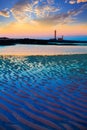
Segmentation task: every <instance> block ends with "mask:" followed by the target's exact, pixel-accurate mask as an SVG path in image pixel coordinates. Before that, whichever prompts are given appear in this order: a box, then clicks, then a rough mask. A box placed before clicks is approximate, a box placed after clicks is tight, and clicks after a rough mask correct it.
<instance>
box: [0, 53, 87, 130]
mask: <svg viewBox="0 0 87 130" xmlns="http://www.w3.org/2000/svg"><path fill="white" fill-rule="evenodd" d="M4 129H5V130H87V55H66V56H25V57H22V56H21V57H20V56H1V57H0V130H4Z"/></svg>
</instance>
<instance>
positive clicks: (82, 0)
mask: <svg viewBox="0 0 87 130" xmlns="http://www.w3.org/2000/svg"><path fill="white" fill-rule="evenodd" d="M81 2H87V0H77V3H81Z"/></svg>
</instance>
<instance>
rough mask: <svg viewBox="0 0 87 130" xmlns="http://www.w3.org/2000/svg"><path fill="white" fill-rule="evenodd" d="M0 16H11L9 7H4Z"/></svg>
mask: <svg viewBox="0 0 87 130" xmlns="http://www.w3.org/2000/svg"><path fill="white" fill-rule="evenodd" d="M0 16H3V17H10V12H9V11H8V9H7V8H6V9H3V10H1V11H0Z"/></svg>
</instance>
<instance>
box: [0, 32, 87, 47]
mask: <svg viewBox="0 0 87 130" xmlns="http://www.w3.org/2000/svg"><path fill="white" fill-rule="evenodd" d="M84 43H87V41H80V40H78V41H76V40H64V38H63V36H62V37H60V38H57V36H56V30H55V31H54V38H52V39H48V40H44V39H30V38H21V39H14V38H7V37H1V38H0V45H1V46H5V45H16V44H28V45H29V44H31V45H83V44H84Z"/></svg>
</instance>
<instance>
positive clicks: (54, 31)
mask: <svg viewBox="0 0 87 130" xmlns="http://www.w3.org/2000/svg"><path fill="white" fill-rule="evenodd" d="M54 39H55V40H56V30H55V31H54Z"/></svg>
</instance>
